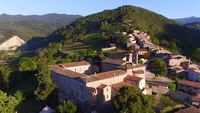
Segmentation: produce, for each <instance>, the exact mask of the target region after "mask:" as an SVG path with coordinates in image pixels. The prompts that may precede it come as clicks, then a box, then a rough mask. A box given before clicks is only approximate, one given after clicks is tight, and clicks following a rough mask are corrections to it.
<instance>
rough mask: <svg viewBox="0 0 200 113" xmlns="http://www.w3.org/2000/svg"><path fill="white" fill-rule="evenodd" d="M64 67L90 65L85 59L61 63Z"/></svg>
mask: <svg viewBox="0 0 200 113" xmlns="http://www.w3.org/2000/svg"><path fill="white" fill-rule="evenodd" d="M62 65H63V66H64V67H75V66H84V65H90V63H89V62H87V61H79V62H72V63H67V64H62Z"/></svg>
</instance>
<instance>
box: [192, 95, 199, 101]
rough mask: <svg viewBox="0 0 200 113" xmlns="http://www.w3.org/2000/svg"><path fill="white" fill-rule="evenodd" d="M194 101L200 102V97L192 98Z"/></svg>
mask: <svg viewBox="0 0 200 113" xmlns="http://www.w3.org/2000/svg"><path fill="white" fill-rule="evenodd" d="M192 101H196V102H200V96H199V95H196V96H192Z"/></svg>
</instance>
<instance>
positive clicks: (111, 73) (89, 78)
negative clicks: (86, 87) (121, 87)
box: [81, 69, 126, 82]
mask: <svg viewBox="0 0 200 113" xmlns="http://www.w3.org/2000/svg"><path fill="white" fill-rule="evenodd" d="M124 74H126V71H124V70H121V69H116V70H112V71H108V72H102V73H97V74H94V75H89V76H87V77H82V78H81V79H82V80H84V81H85V82H93V81H98V80H103V79H107V78H112V77H115V76H121V75H124Z"/></svg>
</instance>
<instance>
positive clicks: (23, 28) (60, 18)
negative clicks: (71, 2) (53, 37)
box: [0, 14, 80, 41]
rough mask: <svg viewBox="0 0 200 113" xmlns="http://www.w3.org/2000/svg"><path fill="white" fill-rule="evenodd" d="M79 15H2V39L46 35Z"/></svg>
mask: <svg viewBox="0 0 200 113" xmlns="http://www.w3.org/2000/svg"><path fill="white" fill-rule="evenodd" d="M79 17H80V16H78V15H64V14H47V15H41V16H39V15H30V16H23V15H6V14H3V15H0V41H3V40H6V39H7V38H10V37H11V36H12V35H18V36H20V37H21V38H23V39H24V40H29V39H31V38H33V37H46V36H47V35H49V34H50V33H52V32H53V31H55V30H56V29H58V28H60V27H62V26H64V25H67V24H69V23H71V22H73V21H74V20H75V19H77V18H79Z"/></svg>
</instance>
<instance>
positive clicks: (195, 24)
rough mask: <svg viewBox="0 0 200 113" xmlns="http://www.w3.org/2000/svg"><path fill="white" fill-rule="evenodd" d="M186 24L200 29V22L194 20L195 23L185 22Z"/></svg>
mask: <svg viewBox="0 0 200 113" xmlns="http://www.w3.org/2000/svg"><path fill="white" fill-rule="evenodd" d="M185 26H186V27H190V28H194V29H197V30H200V22H194V23H189V24H185Z"/></svg>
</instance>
